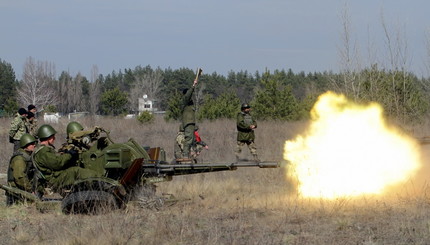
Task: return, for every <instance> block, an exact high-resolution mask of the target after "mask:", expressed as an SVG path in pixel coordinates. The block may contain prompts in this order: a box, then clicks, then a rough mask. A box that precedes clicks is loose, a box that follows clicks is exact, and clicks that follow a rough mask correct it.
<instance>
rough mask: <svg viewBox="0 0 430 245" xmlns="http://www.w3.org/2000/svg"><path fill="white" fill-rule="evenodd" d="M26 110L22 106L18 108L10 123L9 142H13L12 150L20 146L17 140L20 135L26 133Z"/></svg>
mask: <svg viewBox="0 0 430 245" xmlns="http://www.w3.org/2000/svg"><path fill="white" fill-rule="evenodd" d="M26 122H27V111H26V110H25V109H24V108H19V110H18V112H17V113H16V115H15V118H14V119H13V121H12V122H11V124H10V130H9V142H10V143H13V152H15V151H17V150H18V149H19V148H20V143H19V140H20V138H21V136H22V135H24V134H25V133H28V130H27V125H26V124H27V123H26Z"/></svg>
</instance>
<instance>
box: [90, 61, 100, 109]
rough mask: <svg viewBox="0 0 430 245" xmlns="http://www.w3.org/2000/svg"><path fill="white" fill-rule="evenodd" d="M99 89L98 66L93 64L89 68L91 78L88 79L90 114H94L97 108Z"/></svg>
mask: <svg viewBox="0 0 430 245" xmlns="http://www.w3.org/2000/svg"><path fill="white" fill-rule="evenodd" d="M100 91H101V85H100V79H99V68H98V67H97V66H96V65H93V67H92V68H91V80H90V98H89V102H90V106H89V110H90V112H91V114H93V115H95V114H96V113H97V112H98V110H99V107H98V104H99V101H100V93H101V92H100Z"/></svg>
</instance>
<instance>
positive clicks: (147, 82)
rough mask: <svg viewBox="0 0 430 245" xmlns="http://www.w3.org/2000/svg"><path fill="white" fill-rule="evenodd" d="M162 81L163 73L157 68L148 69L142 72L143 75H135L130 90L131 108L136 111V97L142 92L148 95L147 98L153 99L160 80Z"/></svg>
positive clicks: (140, 95)
mask: <svg viewBox="0 0 430 245" xmlns="http://www.w3.org/2000/svg"><path fill="white" fill-rule="evenodd" d="M162 81H163V75H162V72H161V70H160V69H159V68H157V69H156V70H150V71H148V72H146V73H144V74H143V76H141V77H140V76H136V75H135V83H134V86H133V88H132V89H131V91H130V97H129V98H130V105H131V108H130V109H131V110H133V111H137V109H138V103H139V102H138V98H140V97H142V96H143V95H144V94H146V95H148V98H150V99H152V100H154V99H155V98H156V95H157V93H158V91H159V89H160V85H161V82H162Z"/></svg>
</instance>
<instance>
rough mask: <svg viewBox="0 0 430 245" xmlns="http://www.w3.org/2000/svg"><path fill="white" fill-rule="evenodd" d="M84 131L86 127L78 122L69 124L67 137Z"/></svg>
mask: <svg viewBox="0 0 430 245" xmlns="http://www.w3.org/2000/svg"><path fill="white" fill-rule="evenodd" d="M82 130H84V127H82V125H81V124H80V123H78V122H69V124H67V129H66V131H67V135H69V134H72V133H74V132H78V131H82Z"/></svg>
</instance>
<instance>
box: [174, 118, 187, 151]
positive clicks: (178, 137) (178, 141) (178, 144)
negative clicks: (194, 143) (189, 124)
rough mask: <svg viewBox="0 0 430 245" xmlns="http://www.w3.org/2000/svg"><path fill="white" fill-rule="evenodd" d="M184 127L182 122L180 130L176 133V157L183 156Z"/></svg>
mask: <svg viewBox="0 0 430 245" xmlns="http://www.w3.org/2000/svg"><path fill="white" fill-rule="evenodd" d="M184 140H185V136H184V127H182V123H181V124H179V131H178V133H177V134H176V138H175V144H174V146H173V150H174V152H175V159H180V158H182V155H183V150H184Z"/></svg>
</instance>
